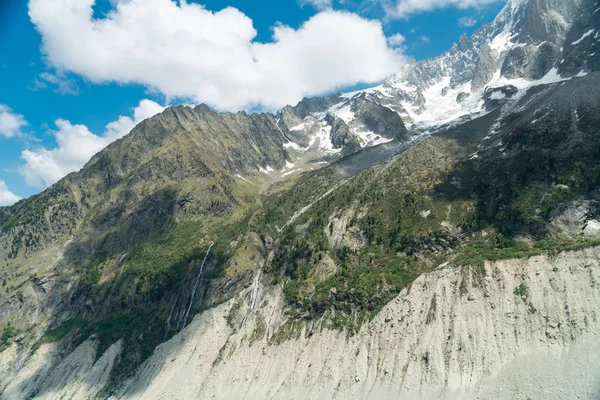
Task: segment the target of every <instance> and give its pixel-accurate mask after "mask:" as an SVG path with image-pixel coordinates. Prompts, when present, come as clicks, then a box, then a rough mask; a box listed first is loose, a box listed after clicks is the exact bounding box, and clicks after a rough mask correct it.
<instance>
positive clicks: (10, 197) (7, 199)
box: [0, 181, 21, 206]
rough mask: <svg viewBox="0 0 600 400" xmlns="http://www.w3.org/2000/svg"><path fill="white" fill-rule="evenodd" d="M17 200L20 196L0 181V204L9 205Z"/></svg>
mask: <svg viewBox="0 0 600 400" xmlns="http://www.w3.org/2000/svg"><path fill="white" fill-rule="evenodd" d="M19 200H21V198H20V197H19V196H17V195H16V194H14V193H12V192H11V191H10V190H8V187H7V186H6V183H4V181H0V206H11V205H13V204H15V203H16V202H17V201H19Z"/></svg>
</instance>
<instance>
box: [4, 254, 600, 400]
mask: <svg viewBox="0 0 600 400" xmlns="http://www.w3.org/2000/svg"><path fill="white" fill-rule="evenodd" d="M263 283H265V282H262V281H261V279H260V275H258V279H256V280H255V282H254V284H253V285H251V286H250V287H248V288H247V289H246V290H245V291H244V292H242V293H240V294H239V295H238V296H237V297H236V298H234V299H232V300H230V301H229V302H227V303H225V304H222V305H220V306H218V307H216V308H213V309H211V310H209V311H206V312H205V313H203V314H201V315H198V316H197V317H196V318H195V319H194V321H193V322H192V323H191V324H190V325H189V326H188V327H186V328H185V329H184V330H183V331H182V332H180V333H179V334H177V335H176V336H174V337H173V338H172V339H171V340H169V341H168V342H166V343H164V344H163V345H161V346H159V347H158V348H157V350H156V351H155V354H154V355H153V356H152V357H151V358H150V359H149V360H148V361H146V362H145V363H144V364H143V365H142V367H141V368H140V369H139V371H138V372H137V373H136V374H135V375H134V377H133V378H132V379H130V380H129V381H128V382H127V383H126V384H125V387H124V388H122V389H121V390H120V391H119V392H117V393H115V394H113V397H112V398H114V399H187V398H219V399H241V398H246V399H256V398H273V399H289V398H297V399H301V398H302V399H303V398H307V399H308V398H310V399H332V398H333V399H347V398H355V399H363V398H377V399H388V398H389V399H392V398H394V399H395V398H398V396H400V397H402V398H409V399H426V398H465V399H471V398H472V399H475V398H494V399H517V398H523V399H525V398H532V399H538V398H544V399H572V398H585V399H591V398H597V396H599V395H600V386H599V385H598V382H600V359H599V358H598V357H596V356H595V354H597V353H596V352H597V351H598V350H600V344H599V342H598V333H599V332H600V331H599V328H600V321H599V316H600V315H599V313H600V284H599V283H600V248H590V249H586V250H581V251H574V252H566V253H562V254H560V255H558V256H556V257H554V258H549V257H547V256H536V257H532V258H529V259H515V260H508V261H500V262H492V263H486V264H485V270H484V271H483V270H479V271H475V270H471V269H467V268H463V269H460V268H449V267H441V268H440V269H438V270H435V271H433V272H431V273H428V274H425V275H422V276H421V277H419V278H418V279H417V280H416V281H415V282H414V283H413V284H412V285H411V286H410V288H407V289H405V290H404V291H402V293H400V295H398V296H397V297H396V298H395V299H394V300H393V301H391V302H390V303H389V304H388V305H387V306H385V307H384V309H383V310H382V311H381V312H380V313H379V314H378V315H377V316H376V317H375V318H374V319H373V320H372V321H371V322H369V323H367V324H365V325H364V326H363V327H362V328H361V329H360V330H359V331H358V332H357V333H356V334H354V335H349V334H348V332H347V331H338V330H335V329H329V328H324V329H323V326H322V325H323V321H316V322H314V323H300V324H297V325H294V326H289V325H287V324H286V323H285V321H286V319H287V317H286V316H285V315H284V314H283V306H284V303H283V301H282V296H281V292H280V290H279V288H273V289H268V288H266V287H267V286H266V285H263ZM252 302H254V304H255V309H254V310H253V311H250V310H252V308H251V304H252ZM248 311H250V312H249V313H248ZM236 314H243V315H248V318H245V322H244V323H243V327H242V325H241V324H239V323H232V321H235V320H236V318H235V315H236ZM95 345H96V343H95V341H94V339H93V338H91V339H89V340H88V341H86V342H84V343H83V344H82V345H80V346H79V348H78V349H76V350H75V352H73V353H72V354H71V355H70V356H69V357H67V358H66V359H64V360H63V361H62V362H61V363H60V364H59V365H58V366H57V367H56V368H53V369H51V370H50V369H48V368H46V366H47V365H50V361H51V360H52V358H53V357H55V356H56V353H57V352H59V349H58V348H57V347H56V345H53V344H46V345H42V346H41V347H40V348H39V349H38V350H37V353H36V354H35V356H34V358H33V359H32V360H31V361H30V362H29V365H28V367H27V368H26V369H24V370H22V371H20V372H19V373H18V374H17V375H16V376H11V379H10V383H9V385H8V387H7V388H6V390H5V392H4V394H3V398H7V399H17V398H25V397H26V393H28V390H31V389H32V388H34V387H36V388H37V389H36V393H37V396H36V398H42V399H59V398H65V397H66V398H74V399H84V398H90V396H92V397H93V395H94V393H98V391H99V390H100V389H101V387H102V384H103V383H105V382H106V380H107V378H108V374H109V372H110V369H111V367H112V365H113V362H114V360H115V359H116V358H118V357H119V353H120V351H121V344H120V342H117V343H115V344H114V345H113V346H111V347H110V349H109V350H108V351H107V352H105V353H104V355H103V356H102V357H101V358H100V359H98V360H96V359H95ZM12 354H13V353H11V352H5V353H2V355H1V357H2V365H4V366H6V365H10V358H11V355H12ZM567 388H568V389H567Z"/></svg>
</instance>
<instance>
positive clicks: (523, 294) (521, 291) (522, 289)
mask: <svg viewBox="0 0 600 400" xmlns="http://www.w3.org/2000/svg"><path fill="white" fill-rule="evenodd" d="M514 293H515V296H519V297H520V298H522V299H523V300H525V299H527V297H528V296H529V288H528V287H527V285H525V284H524V283H522V282H521V284H520V285H519V286H517V287H516V288H515V291H514Z"/></svg>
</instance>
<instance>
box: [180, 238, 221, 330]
mask: <svg viewBox="0 0 600 400" xmlns="http://www.w3.org/2000/svg"><path fill="white" fill-rule="evenodd" d="M213 245H214V243H212V244H211V245H210V246H208V250H206V254H205V255H204V260H202V264H200V271H198V276H197V277H196V283H195V284H194V289H192V297H191V298H190V305H189V306H188V309H187V312H186V313H185V318H184V319H183V325H182V328H183V327H184V326H185V323H186V322H187V320H188V317H189V316H190V311H191V309H192V305H193V304H194V297H195V296H196V290H197V289H198V284H199V283H200V277H201V276H202V271H203V270H204V264H205V263H206V259H207V258H208V253H210V249H211V248H212V247H213Z"/></svg>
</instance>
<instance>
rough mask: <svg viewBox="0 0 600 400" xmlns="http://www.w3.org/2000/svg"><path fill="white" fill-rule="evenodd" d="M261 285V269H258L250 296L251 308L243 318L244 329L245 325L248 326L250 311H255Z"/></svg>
mask: <svg viewBox="0 0 600 400" xmlns="http://www.w3.org/2000/svg"><path fill="white" fill-rule="evenodd" d="M259 286H260V271H258V272H257V273H256V275H255V276H254V282H252V294H251V296H250V308H249V309H248V311H247V312H246V315H245V316H244V319H243V320H242V329H244V326H246V320H247V319H248V316H249V315H250V313H252V311H254V308H255V307H256V300H257V299H258V291H259Z"/></svg>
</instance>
